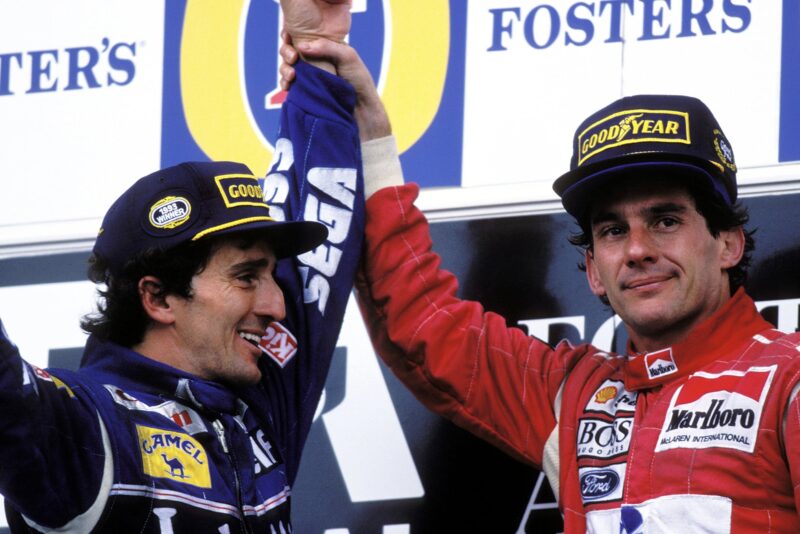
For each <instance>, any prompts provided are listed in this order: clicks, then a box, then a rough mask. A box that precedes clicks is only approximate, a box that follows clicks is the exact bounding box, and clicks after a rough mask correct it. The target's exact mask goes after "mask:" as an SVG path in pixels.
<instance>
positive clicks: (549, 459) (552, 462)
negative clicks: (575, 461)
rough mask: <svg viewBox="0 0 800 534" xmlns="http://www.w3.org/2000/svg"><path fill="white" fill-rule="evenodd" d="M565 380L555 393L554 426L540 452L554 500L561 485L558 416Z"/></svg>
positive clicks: (543, 468)
mask: <svg viewBox="0 0 800 534" xmlns="http://www.w3.org/2000/svg"><path fill="white" fill-rule="evenodd" d="M566 382H567V379H566V377H564V381H563V382H561V386H560V387H559V388H558V393H556V399H555V401H554V402H553V415H554V416H555V418H556V426H555V427H554V428H553V431H552V432H550V435H549V436H548V437H547V441H545V443H544V451H543V452H542V471H544V475H545V476H546V477H547V481H548V482H549V483H550V487H551V488H552V489H553V496H554V497H555V498H556V502H558V496H559V493H558V490H559V488H560V487H561V479H560V474H561V473H560V471H561V462H560V460H559V453H560V452H561V451H560V448H559V442H558V417H559V416H560V415H561V396H562V393H563V392H564V384H566Z"/></svg>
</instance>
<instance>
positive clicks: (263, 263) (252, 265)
mask: <svg viewBox="0 0 800 534" xmlns="http://www.w3.org/2000/svg"><path fill="white" fill-rule="evenodd" d="M277 266H278V262H270V261H269V260H268V259H267V258H259V259H257V260H247V261H243V262H240V263H235V264H233V265H231V266H230V268H229V269H228V271H229V272H231V273H234V274H236V273H243V272H246V271H257V270H260V269H270V271H271V272H275V269H276V268H277Z"/></svg>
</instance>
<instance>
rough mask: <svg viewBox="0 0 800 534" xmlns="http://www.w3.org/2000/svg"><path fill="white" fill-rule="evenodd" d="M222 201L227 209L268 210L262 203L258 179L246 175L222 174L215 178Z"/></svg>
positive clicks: (261, 192) (262, 192)
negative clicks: (249, 207)
mask: <svg viewBox="0 0 800 534" xmlns="http://www.w3.org/2000/svg"><path fill="white" fill-rule="evenodd" d="M214 180H215V181H216V182H217V188H218V189H219V192H220V195H222V200H223V201H224V202H225V206H226V207H228V208H234V207H236V206H258V207H261V208H264V209H266V210H269V207H268V206H267V204H266V202H264V191H263V190H262V189H261V185H260V184H259V183H258V178H256V177H255V176H252V175H248V174H223V175H221V176H215V177H214Z"/></svg>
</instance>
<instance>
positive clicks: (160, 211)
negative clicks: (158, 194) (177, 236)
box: [149, 196, 192, 229]
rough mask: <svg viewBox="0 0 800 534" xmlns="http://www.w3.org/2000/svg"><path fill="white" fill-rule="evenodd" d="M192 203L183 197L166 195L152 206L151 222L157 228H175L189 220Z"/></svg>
mask: <svg viewBox="0 0 800 534" xmlns="http://www.w3.org/2000/svg"><path fill="white" fill-rule="evenodd" d="M191 213H192V205H191V204H190V203H189V201H188V200H186V199H185V198H183V197H174V196H170V197H164V198H162V199H161V200H159V201H158V202H156V203H155V204H153V205H152V206H151V207H150V215H149V219H150V224H151V225H153V226H154V227H156V228H163V229H169V228H175V227H177V226H180V225H182V224H183V223H185V222H186V221H188V220H189V215H191Z"/></svg>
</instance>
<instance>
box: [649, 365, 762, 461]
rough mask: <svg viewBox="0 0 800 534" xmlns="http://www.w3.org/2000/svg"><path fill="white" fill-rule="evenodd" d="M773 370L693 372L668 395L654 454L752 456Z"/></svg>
mask: <svg viewBox="0 0 800 534" xmlns="http://www.w3.org/2000/svg"><path fill="white" fill-rule="evenodd" d="M775 369H776V366H774V365H773V366H770V367H752V368H750V369H748V370H747V371H726V372H724V373H719V374H711V373H703V372H699V373H695V374H693V375H692V376H691V377H689V380H687V381H686V383H685V384H684V385H683V386H681V387H680V388H679V389H678V390H677V391H676V392H675V395H674V396H673V397H672V401H671V402H670V407H669V410H667V416H666V419H665V420H664V425H663V426H662V428H661V433H660V434H659V436H658V444H657V445H656V452H660V451H666V450H669V449H677V448H684V449H706V448H709V447H723V448H726V449H737V450H740V451H745V452H753V450H755V446H756V438H757V437H758V425H759V422H760V421H761V412H762V409H763V407H764V399H765V398H766V396H767V392H768V391H769V386H770V384H771V383H772V376H773V375H774V374H775Z"/></svg>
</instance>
